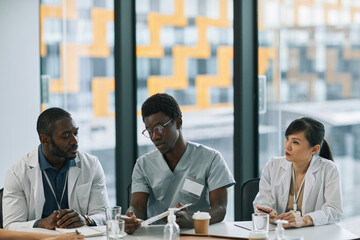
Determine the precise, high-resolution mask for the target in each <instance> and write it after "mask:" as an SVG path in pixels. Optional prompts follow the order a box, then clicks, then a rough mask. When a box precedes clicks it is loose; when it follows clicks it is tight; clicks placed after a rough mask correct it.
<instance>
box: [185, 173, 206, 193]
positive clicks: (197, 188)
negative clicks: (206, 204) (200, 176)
mask: <svg viewBox="0 0 360 240" xmlns="http://www.w3.org/2000/svg"><path fill="white" fill-rule="evenodd" d="M203 189H204V185H202V184H200V183H198V182H195V181H193V180H191V179H188V178H187V179H186V180H185V182H184V186H183V190H185V191H187V192H189V193H192V194H194V195H196V196H197V197H200V196H201V193H202V190H203Z"/></svg>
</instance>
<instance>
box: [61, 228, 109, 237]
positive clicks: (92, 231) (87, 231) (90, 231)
mask: <svg viewBox="0 0 360 240" xmlns="http://www.w3.org/2000/svg"><path fill="white" fill-rule="evenodd" d="M76 230H77V231H78V232H79V233H80V234H82V235H84V236H85V237H96V236H103V235H105V234H106V228H105V227H104V226H96V227H88V226H84V227H79V228H55V231H57V232H60V233H71V232H75V231H76Z"/></svg>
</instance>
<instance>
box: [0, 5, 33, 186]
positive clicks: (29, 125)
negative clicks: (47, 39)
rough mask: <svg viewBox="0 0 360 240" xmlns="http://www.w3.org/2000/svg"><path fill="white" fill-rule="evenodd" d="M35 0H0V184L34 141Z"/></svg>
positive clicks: (1, 184)
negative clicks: (7, 171) (10, 167)
mask: <svg viewBox="0 0 360 240" xmlns="http://www.w3.org/2000/svg"><path fill="white" fill-rule="evenodd" d="M39 4H40V3H39V0H35V1H33V0H32V1H29V0H11V1H9V0H0V36H1V37H0V53H1V54H0V112H1V115H0V133H1V137H0V166H1V167H0V188H1V187H3V185H4V179H5V174H6V170H7V169H8V167H9V166H11V165H12V163H13V162H15V161H16V159H18V158H19V157H21V156H22V155H24V154H26V153H27V152H29V151H30V150H31V149H32V148H34V147H35V146H36V144H38V142H39V141H38V137H37V133H36V120H37V117H38V115H39V113H40V80H39V79H40V49H39V42H40V40H39V38H40V37H39V36H40V32H39Z"/></svg>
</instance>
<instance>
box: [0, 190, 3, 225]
mask: <svg viewBox="0 0 360 240" xmlns="http://www.w3.org/2000/svg"><path fill="white" fill-rule="evenodd" d="M3 193H4V189H3V188H2V189H0V228H3V216H2V197H3Z"/></svg>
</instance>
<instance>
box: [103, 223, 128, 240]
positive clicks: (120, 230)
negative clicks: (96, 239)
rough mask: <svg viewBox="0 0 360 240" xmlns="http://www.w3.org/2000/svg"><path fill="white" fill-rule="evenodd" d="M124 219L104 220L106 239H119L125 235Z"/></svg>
mask: <svg viewBox="0 0 360 240" xmlns="http://www.w3.org/2000/svg"><path fill="white" fill-rule="evenodd" d="M124 229H125V221H124V220H122V219H117V220H108V221H107V222H106V236H107V239H108V240H120V239H124V236H125V231H124Z"/></svg>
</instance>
